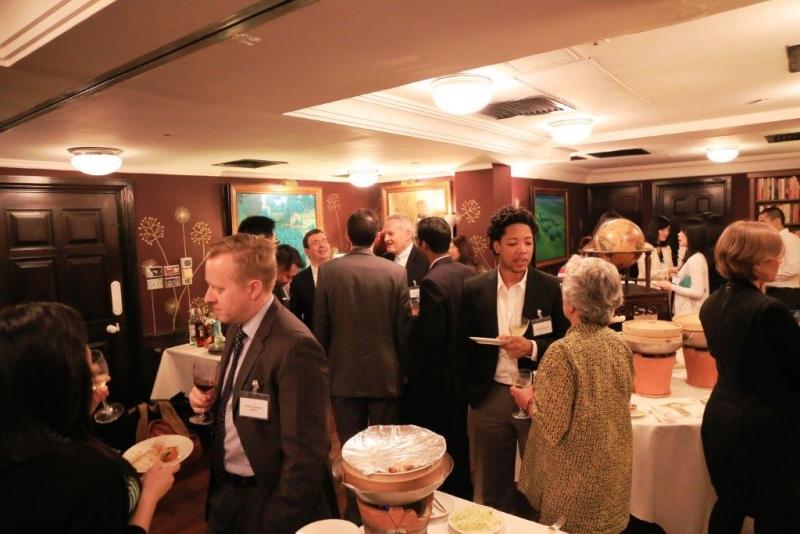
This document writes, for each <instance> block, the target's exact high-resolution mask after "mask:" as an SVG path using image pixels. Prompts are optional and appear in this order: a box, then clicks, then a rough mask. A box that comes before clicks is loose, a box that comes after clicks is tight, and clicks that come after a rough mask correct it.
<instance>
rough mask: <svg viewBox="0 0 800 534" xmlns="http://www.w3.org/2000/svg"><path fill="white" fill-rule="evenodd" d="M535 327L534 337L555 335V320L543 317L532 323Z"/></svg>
mask: <svg viewBox="0 0 800 534" xmlns="http://www.w3.org/2000/svg"><path fill="white" fill-rule="evenodd" d="M531 327H533V337H537V336H544V335H547V334H552V333H553V320H552V318H550V317H542V318H541V319H534V320H533V321H531Z"/></svg>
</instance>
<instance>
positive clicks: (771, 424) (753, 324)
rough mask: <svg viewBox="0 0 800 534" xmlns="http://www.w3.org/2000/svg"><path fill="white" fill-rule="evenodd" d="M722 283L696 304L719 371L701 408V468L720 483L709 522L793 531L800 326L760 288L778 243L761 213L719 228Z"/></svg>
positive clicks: (799, 439)
mask: <svg viewBox="0 0 800 534" xmlns="http://www.w3.org/2000/svg"><path fill="white" fill-rule="evenodd" d="M715 256H716V260H717V268H718V269H719V271H720V273H721V274H722V275H723V276H724V277H725V278H726V282H725V284H724V285H723V286H722V287H721V288H720V289H719V290H717V291H716V292H715V293H714V294H713V295H711V296H710V297H709V298H708V299H707V300H706V302H705V303H704V304H703V307H702V308H701V310H700V320H701V322H702V323H703V329H704V331H705V333H706V336H707V338H708V345H709V349H710V352H711V354H712V356H713V357H714V358H715V359H716V361H717V369H718V371H719V379H718V381H717V384H716V386H715V387H714V390H713V391H712V392H711V397H710V399H709V401H708V406H707V407H706V411H705V415H704V416H703V426H702V437H703V450H704V452H705V457H706V464H707V465H708V472H709V474H710V475H711V482H712V484H713V485H714V489H715V490H716V492H717V497H718V498H717V503H716V505H715V506H714V510H713V511H712V514H711V519H710V522H709V532H710V533H711V534H716V533H728V532H736V533H738V532H740V530H741V526H742V521H743V519H744V516H745V515H749V516H751V517H753V518H754V520H755V529H756V533H757V534H762V533H781V534H784V533H791V532H800V527H799V526H798V524H797V518H798V513H799V512H798V511H800V326H798V325H797V323H796V322H795V321H794V319H793V318H792V315H791V314H790V313H789V310H788V309H787V308H786V306H784V305H783V304H782V303H781V302H780V301H778V300H776V299H774V298H772V297H769V296H767V295H765V294H764V293H763V292H762V289H763V286H764V283H766V282H770V281H772V280H774V279H775V274H776V273H777V271H778V266H779V265H780V261H781V257H782V256H783V243H782V241H781V239H780V237H779V236H778V234H777V232H775V231H774V230H772V229H771V228H770V227H769V226H767V225H766V224H764V223H759V222H745V221H738V222H735V223H733V224H731V225H730V226H729V227H728V228H726V229H725V231H724V232H723V233H722V235H721V236H720V238H719V241H718V242H717V246H716V249H715Z"/></svg>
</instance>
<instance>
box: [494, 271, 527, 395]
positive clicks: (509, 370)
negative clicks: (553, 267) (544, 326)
mask: <svg viewBox="0 0 800 534" xmlns="http://www.w3.org/2000/svg"><path fill="white" fill-rule="evenodd" d="M527 284H528V271H527V270H526V271H525V276H523V277H522V280H520V281H519V282H517V283H516V284H514V285H512V286H511V287H506V284H505V282H503V277H502V276H501V275H500V272H499V271H498V273H497V333H498V335H501V336H508V335H510V334H511V331H510V330H509V328H508V327H509V325H510V324H511V321H512V319H517V320H518V319H519V318H520V317H522V307H523V305H524V304H525V288H526V286H527ZM531 344H532V345H533V353H532V354H531V355H530V357H531V358H536V353H537V348H536V342H535V341H531ZM498 356H499V357H498V358H497V367H496V368H495V371H494V381H495V382H498V383H500V384H506V385H509V386H510V385H512V384H513V383H514V376H515V375H516V374H517V360H516V358H512V357H511V356H509V355H508V353H507V352H506V351H505V349H501V348H498Z"/></svg>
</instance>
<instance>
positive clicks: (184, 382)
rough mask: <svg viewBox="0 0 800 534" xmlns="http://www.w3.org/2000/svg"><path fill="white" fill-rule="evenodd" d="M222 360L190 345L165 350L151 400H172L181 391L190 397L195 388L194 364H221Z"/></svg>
mask: <svg viewBox="0 0 800 534" xmlns="http://www.w3.org/2000/svg"><path fill="white" fill-rule="evenodd" d="M220 358H221V357H220V356H219V355H217V356H215V355H213V354H209V353H208V350H206V349H205V348H204V347H200V348H198V347H195V346H194V345H190V344H188V343H186V344H185V345H178V346H177V347H170V348H168V349H164V352H163V353H162V354H161V363H160V364H159V365H158V373H156V380H155V382H153V391H152V392H151V393H150V399H151V400H159V399H171V398H172V397H173V395H175V394H176V393H179V392H181V391H183V392H184V393H186V394H187V395H188V394H189V392H190V391H191V390H192V388H193V387H194V379H193V376H192V367H193V365H194V362H195V361H198V360H212V361H215V362H219V361H220Z"/></svg>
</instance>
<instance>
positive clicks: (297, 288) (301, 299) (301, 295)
mask: <svg viewBox="0 0 800 534" xmlns="http://www.w3.org/2000/svg"><path fill="white" fill-rule="evenodd" d="M314 289H315V288H314V275H313V273H312V272H311V267H306V268H305V269H303V270H302V271H300V272H299V273H297V276H295V277H294V280H292V293H291V296H290V298H289V309H290V310H292V313H294V314H295V315H296V316H297V317H298V318H299V319H300V320H301V321H303V322H304V323H305V324H306V326H307V327H308V329H309V330H311V331H312V332H313V331H314Z"/></svg>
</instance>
